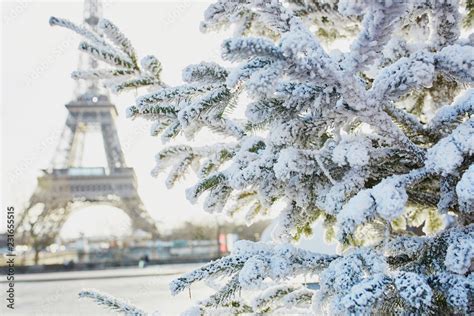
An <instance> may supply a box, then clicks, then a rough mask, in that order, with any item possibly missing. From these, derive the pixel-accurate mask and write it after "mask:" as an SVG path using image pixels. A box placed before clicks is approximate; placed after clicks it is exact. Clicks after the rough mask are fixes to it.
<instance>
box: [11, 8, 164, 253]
mask: <svg viewBox="0 0 474 316" xmlns="http://www.w3.org/2000/svg"><path fill="white" fill-rule="evenodd" d="M100 11H101V6H100V3H99V1H98V0H86V1H85V6H84V22H85V23H84V24H85V25H86V26H87V27H90V28H92V29H94V28H96V27H97V24H98V21H99V17H100ZM89 66H90V67H91V68H96V67H97V62H95V61H94V60H92V59H89ZM78 85H79V84H78ZM78 90H81V88H80V86H78ZM76 95H77V97H76V98H75V100H73V101H71V102H69V103H68V104H66V108H67V110H68V111H69V114H68V117H67V120H66V124H65V126H64V129H63V131H62V134H61V137H60V141H59V144H58V146H57V149H56V153H55V155H54V157H53V161H52V164H51V166H52V167H51V168H49V169H44V170H42V172H43V174H42V175H41V176H39V177H38V184H37V187H36V189H35V191H34V193H33V195H32V196H31V198H30V200H29V202H28V205H27V207H26V208H25V210H24V212H23V213H22V214H21V216H20V221H19V223H18V225H17V227H18V228H17V238H19V239H20V240H19V241H21V242H22V243H26V244H29V245H31V246H32V247H33V249H34V250H35V252H36V254H35V261H36V262H37V260H38V253H39V251H41V250H42V249H44V248H45V247H46V246H48V245H50V244H52V243H53V242H54V241H55V240H56V238H57V237H58V235H59V232H60V230H61V227H62V226H63V224H64V223H65V222H66V220H67V219H68V217H69V216H70V214H71V212H72V210H73V208H74V209H76V208H77V207H78V206H79V207H82V206H84V207H85V206H89V205H98V204H99V205H109V206H114V207H117V208H119V209H122V210H123V211H124V212H125V213H126V214H127V215H128V216H129V217H130V219H131V223H132V229H134V230H142V231H144V232H148V233H150V234H151V235H152V237H153V238H155V237H157V236H158V231H157V228H156V226H155V222H154V220H153V219H152V218H151V216H150V215H149V214H148V212H147V211H146V210H145V208H144V206H143V203H142V201H141V199H140V197H139V195H138V192H137V181H136V177H135V172H134V170H133V168H129V167H127V165H126V163H125V159H124V155H123V152H122V148H121V145H120V142H119V138H118V134H117V130H116V127H115V118H116V116H117V110H116V108H115V105H113V104H112V103H111V102H110V100H109V98H108V96H107V95H106V94H103V93H100V91H99V88H98V83H97V81H91V82H89V84H88V86H87V88H86V89H85V91H84V92H82V93H81V92H80V91H77V92H76ZM91 131H96V132H99V133H100V134H102V139H103V143H104V149H105V154H106V160H107V166H106V167H93V168H90V167H81V161H82V158H83V156H84V155H83V154H84V152H83V148H84V137H85V135H86V133H88V132H91ZM91 220H93V218H91Z"/></svg>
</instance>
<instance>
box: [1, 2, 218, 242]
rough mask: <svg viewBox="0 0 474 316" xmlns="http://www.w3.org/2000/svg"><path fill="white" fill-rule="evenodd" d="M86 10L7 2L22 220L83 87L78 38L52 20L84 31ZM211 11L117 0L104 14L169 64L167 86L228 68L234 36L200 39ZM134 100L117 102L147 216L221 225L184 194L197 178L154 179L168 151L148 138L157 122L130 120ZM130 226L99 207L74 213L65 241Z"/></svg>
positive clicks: (8, 170)
mask: <svg viewBox="0 0 474 316" xmlns="http://www.w3.org/2000/svg"><path fill="white" fill-rule="evenodd" d="M82 6H83V4H82V1H59V2H44V1H5V2H3V1H2V40H1V44H2V48H1V53H2V59H1V61H2V77H1V78H2V80H1V81H2V82H1V89H2V91H1V98H2V100H1V101H2V103H1V104H2V114H1V121H2V129H1V130H2V146H1V149H2V155H1V158H2V183H1V185H2V190H1V192H2V199H1V200H2V211H5V209H6V207H7V206H9V205H13V206H14V207H15V208H16V209H17V211H19V210H20V209H21V208H22V206H23V205H24V203H26V201H27V200H28V198H29V197H30V195H31V193H32V192H33V190H34V188H35V185H36V177H37V176H38V175H39V170H40V169H42V168H47V167H48V165H49V163H50V160H51V158H52V156H53V154H54V149H55V147H56V142H57V140H58V137H59V133H60V132H61V129H62V127H63V125H64V122H65V119H66V116H67V110H66V108H65V107H64V105H65V104H66V103H67V102H69V101H70V100H71V99H72V98H73V91H74V86H75V83H74V81H73V80H72V79H70V72H71V71H72V70H74V69H75V67H77V64H78V50H77V46H78V43H79V37H78V36H76V35H75V34H73V33H72V32H69V31H67V30H65V29H62V28H57V27H55V28H53V27H50V26H49V24H48V19H49V17H50V16H51V15H54V16H58V17H64V18H68V19H70V20H72V21H76V22H80V21H82V14H83V10H82ZM206 7H207V3H206V2H204V1H199V2H192V3H189V2H178V1H173V2H164V1H154V2H150V1H145V2H140V1H133V2H131V1H127V2H118V1H113V0H112V1H111V0H108V1H106V3H105V5H104V10H103V11H104V16H105V17H107V18H109V19H110V20H112V21H113V22H114V23H115V24H117V25H118V26H119V27H120V28H121V30H122V31H123V32H124V33H125V34H126V35H127V36H128V37H129V38H130V40H131V41H132V43H133V44H134V46H135V48H136V49H137V52H138V54H139V56H144V55H146V54H154V55H155V56H157V57H158V58H159V59H160V60H161V62H162V64H163V65H164V69H163V77H164V80H165V81H166V82H167V83H169V84H178V83H180V82H181V70H182V69H183V68H184V67H185V66H187V65H188V64H191V63H199V62H201V61H204V60H206V61H211V60H214V61H216V60H219V51H220V50H219V48H220V43H221V41H222V39H224V38H225V36H226V35H225V34H222V33H220V34H202V33H200V32H199V22H200V21H201V19H202V16H203V12H204V10H205V8H206ZM135 97H136V95H135V94H134V93H129V94H127V95H120V96H112V99H113V101H114V103H115V104H116V106H117V109H118V111H119V115H120V116H119V117H118V122H117V127H118V132H119V137H120V139H121V142H122V146H123V149H124V153H125V158H126V161H127V163H128V165H129V166H131V167H133V168H135V171H136V174H137V178H138V185H139V193H140V195H141V197H142V199H143V201H144V204H145V206H146V208H147V209H148V210H149V212H150V213H151V215H152V216H153V217H154V218H155V219H156V220H159V221H161V223H166V226H169V225H173V224H176V223H179V222H182V221H184V220H189V219H201V220H202V219H207V220H212V221H214V219H212V218H209V216H206V217H204V216H205V213H204V211H202V209H201V207H200V205H191V204H190V203H189V202H188V201H187V200H186V199H185V194H184V190H185V188H187V187H189V186H190V185H191V184H192V183H193V181H194V180H195V177H194V175H190V176H188V177H187V178H186V181H185V182H183V183H180V184H179V185H177V186H176V187H175V188H174V189H171V190H168V189H167V188H166V187H165V185H164V178H165V175H163V176H161V177H159V178H158V179H156V178H152V177H151V176H150V171H151V169H152V168H153V167H154V155H155V154H156V153H157V152H159V151H160V150H161V149H162V148H163V145H162V144H161V142H160V140H159V138H152V137H150V136H149V123H148V122H146V121H142V120H135V121H130V120H128V119H126V118H125V116H124V115H123V113H124V110H125V108H126V107H127V106H129V105H131V104H133V101H134V99H135ZM205 138H206V136H204V138H203V139H201V141H205ZM87 149H88V148H87V147H86V148H85V150H87ZM91 216H94V217H91ZM91 218H95V220H94V221H91ZM1 222H2V223H3V222H4V221H1ZM127 222H128V218H127V217H126V216H125V215H124V214H123V213H122V212H121V211H117V210H113V209H109V208H105V209H104V207H101V208H99V209H97V208H90V209H86V210H83V211H81V212H75V213H74V214H73V216H72V218H71V219H70V220H69V221H68V222H67V223H66V225H65V227H64V229H63V234H65V235H66V236H69V235H76V234H78V233H79V232H80V231H82V232H85V233H86V234H93V233H94V232H97V231H102V230H103V231H104V232H105V233H108V232H114V233H116V232H117V231H119V230H120V229H121V228H123V227H125V226H126V225H127Z"/></svg>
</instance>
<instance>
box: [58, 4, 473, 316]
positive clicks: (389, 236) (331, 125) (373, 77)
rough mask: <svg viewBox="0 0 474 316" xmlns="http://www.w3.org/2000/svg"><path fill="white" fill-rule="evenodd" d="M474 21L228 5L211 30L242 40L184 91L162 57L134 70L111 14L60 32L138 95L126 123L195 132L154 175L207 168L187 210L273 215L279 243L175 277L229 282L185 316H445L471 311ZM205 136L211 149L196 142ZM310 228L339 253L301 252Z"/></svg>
mask: <svg viewBox="0 0 474 316" xmlns="http://www.w3.org/2000/svg"><path fill="white" fill-rule="evenodd" d="M464 6H465V7H464ZM470 16H472V8H471V7H470V5H469V4H468V2H465V1H464V2H463V1H457V0H449V1H415V0H410V1H399V0H396V1H369V0H358V1H352V0H349V1H346V0H339V1H333V2H327V1H326V2H324V1H323V2H321V1H298V0H286V1H279V0H245V1H241V0H230V1H227V0H226V1H224V0H218V1H216V2H215V3H213V4H211V5H210V6H209V7H208V9H207V10H206V11H205V13H204V21H203V22H202V24H201V30H203V31H206V32H207V31H213V30H220V29H223V28H231V31H233V33H232V34H233V35H231V36H230V38H228V39H226V40H224V41H223V43H222V46H221V53H222V58H223V59H224V60H225V63H221V62H220V61H219V60H217V61H203V62H201V63H199V64H193V65H189V66H187V67H186V68H185V69H184V70H183V72H182V79H183V82H182V83H181V84H178V85H170V84H167V83H166V82H164V80H162V78H161V72H162V65H161V63H160V61H159V59H158V58H156V57H154V56H151V55H148V56H145V57H144V58H142V59H141V62H140V63H137V60H138V57H137V56H136V53H135V49H134V48H133V47H132V45H131V43H130V41H129V40H128V39H127V38H126V37H125V35H123V34H122V33H121V32H120V31H119V30H118V28H117V26H115V25H114V24H112V22H110V21H108V20H102V21H101V22H100V27H99V28H98V29H97V30H92V29H88V28H86V27H79V26H77V25H75V24H73V23H71V22H69V21H67V20H62V19H57V18H52V19H51V22H50V23H51V25H58V26H62V27H65V28H68V29H70V30H72V31H74V32H76V33H78V34H79V35H81V36H82V37H83V38H84V40H85V42H82V43H81V46H80V49H81V50H82V51H85V52H86V53H88V54H89V55H90V56H92V57H93V58H95V59H96V60H98V61H101V62H104V63H106V64H108V65H109V66H108V67H104V68H99V69H93V70H82V69H81V70H80V71H76V72H74V73H73V77H74V78H75V79H82V80H96V79H99V80H102V82H103V83H104V85H106V87H108V88H110V89H111V90H113V91H116V92H121V91H126V90H128V89H132V88H133V89H136V90H137V93H138V97H137V98H136V100H135V104H133V105H131V106H129V107H128V108H127V116H128V117H130V118H143V119H145V120H146V121H149V122H150V125H151V128H150V134H151V135H152V136H161V140H162V142H164V143H167V142H171V141H176V140H175V139H176V138H177V137H178V136H179V135H183V136H184V137H185V139H186V140H185V144H182V143H181V141H180V140H179V145H176V144H174V145H171V146H168V147H165V148H164V149H163V150H162V151H161V152H159V153H158V154H157V156H156V167H155V169H154V170H153V171H152V174H153V175H154V176H156V175H158V174H159V173H161V172H168V175H167V179H166V184H167V186H168V187H172V186H174V185H175V184H176V183H177V182H178V181H179V180H180V179H182V178H183V177H184V176H185V175H186V174H187V173H188V172H190V171H194V172H195V173H196V175H197V180H196V182H195V183H194V185H192V186H191V187H190V188H188V189H187V191H186V197H187V199H188V200H189V201H190V202H191V203H196V202H197V200H198V199H203V200H204V201H203V206H204V209H205V210H206V211H208V212H210V213H224V214H227V215H229V216H236V217H238V216H240V215H239V214H242V217H245V220H246V221H247V222H248V223H251V222H253V221H255V220H257V219H259V218H260V217H261V216H267V215H270V216H271V217H272V218H273V223H272V228H271V229H269V230H271V231H269V234H268V235H269V236H270V237H269V239H270V240H269V241H268V242H257V243H252V242H245V241H239V242H238V243H237V245H236V249H234V250H233V251H232V253H231V254H229V255H228V256H226V257H223V258H220V259H218V260H216V261H213V262H210V263H208V264H206V265H204V266H202V267H201V268H198V269H196V270H195V271H192V272H189V273H186V274H184V275H183V276H181V277H179V278H177V279H176V280H174V281H173V282H172V283H171V285H170V289H171V292H172V294H177V293H179V292H181V291H183V290H184V289H186V288H189V287H190V286H191V285H192V284H193V283H194V282H198V281H202V280H209V279H216V280H218V281H219V282H222V283H223V285H222V286H220V287H219V288H218V289H217V290H216V292H215V294H213V295H211V296H210V297H209V298H207V299H205V300H203V301H201V302H199V303H198V306H196V307H193V308H192V309H190V310H189V313H191V312H192V313H197V314H206V313H210V312H211V311H213V312H215V313H224V314H225V313H283V314H284V313H286V314H291V313H300V312H301V313H316V314H329V315H334V314H336V315H339V314H341V315H342V314H387V313H394V314H428V313H429V314H438V315H448V314H456V313H467V312H468V311H470V310H469V308H471V309H472V306H473V301H472V297H473V295H472V290H473V288H474V286H473V284H472V283H473V278H472V258H473V250H472V244H473V235H472V234H473V233H472V232H473V226H472V218H473V217H472V212H473V209H474V200H473V196H474V191H473V187H474V180H473V179H474V176H473V174H474V169H473V157H474V141H473V140H474V121H473V118H472V116H473V114H474V111H473V104H474V93H473V89H472V88H473V87H472V85H473V83H474V47H473V40H472V38H473V36H472V34H469V32H471V31H470V30H462V23H461V21H462V20H463V19H466V18H469V17H470ZM468 24H469V23H465V25H468ZM147 35H149V34H147ZM150 38H151V37H150ZM349 43H352V44H349ZM346 44H347V45H346ZM341 45H342V46H344V45H345V47H344V48H348V49H347V50H345V51H344V52H341V51H339V50H337V49H335V48H337V47H342V46H341ZM141 88H146V89H147V91H142V89H141ZM241 114H242V115H241ZM202 130H208V131H210V132H211V133H212V134H213V135H215V137H216V140H215V141H211V142H209V143H208V144H206V146H201V147H198V146H195V144H194V139H195V138H199V132H200V131H202ZM318 220H320V221H322V222H323V225H322V226H323V228H322V230H323V231H318V232H314V231H313V229H314V227H315V226H314V224H315V222H316V221H318ZM313 233H317V234H321V235H322V234H324V235H325V236H326V239H327V240H330V241H332V242H335V243H337V244H338V246H339V247H338V255H324V254H318V253H317V252H310V251H307V250H303V249H300V248H298V247H297V246H295V245H294V242H295V241H297V240H300V239H301V238H305V237H306V236H311V235H312V234H313ZM318 236H319V235H318ZM304 278H307V279H308V280H304V281H303V280H302V279H304ZM307 281H309V282H307ZM241 292H242V293H241ZM91 295H92V294H91ZM249 297H253V300H249V299H248V298H249Z"/></svg>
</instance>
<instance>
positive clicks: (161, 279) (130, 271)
mask: <svg viewBox="0 0 474 316" xmlns="http://www.w3.org/2000/svg"><path fill="white" fill-rule="evenodd" d="M198 266H199V265H198V264H174V265H161V266H151V267H147V268H145V269H138V268H123V269H113V270H103V271H78V272H58V273H41V274H29V275H27V274H25V275H17V276H16V280H17V282H16V284H15V310H14V311H13V312H12V311H11V310H8V309H7V308H6V304H7V302H6V300H5V291H4V289H6V287H7V284H6V283H5V281H4V280H1V282H2V283H0V286H1V288H2V290H1V292H2V300H1V301H2V306H1V308H0V314H2V315H114V314H115V313H114V312H111V311H108V310H107V309H106V308H104V307H102V306H98V305H97V304H96V303H95V302H93V301H92V300H91V299H79V298H78V293H79V291H80V290H81V289H97V290H99V291H101V292H105V293H108V294H110V295H113V296H115V297H117V298H122V299H124V300H127V301H129V302H130V303H132V304H134V305H136V306H137V307H140V308H141V309H143V310H145V311H146V312H153V311H158V312H159V314H160V315H179V314H180V312H182V311H184V310H186V309H187V308H188V307H190V306H192V303H193V301H197V300H199V299H203V298H205V297H206V296H208V295H209V294H211V293H212V290H211V289H210V288H208V287H207V286H206V285H205V284H202V283H201V284H196V285H194V286H193V287H192V291H191V294H192V301H191V300H190V298H189V292H188V291H184V292H183V293H180V294H179V295H177V296H174V297H173V296H171V294H170V292H169V289H168V284H169V282H170V281H171V280H172V279H174V278H176V277H177V276H178V275H179V274H181V273H183V272H186V271H190V270H192V269H193V268H195V267H198Z"/></svg>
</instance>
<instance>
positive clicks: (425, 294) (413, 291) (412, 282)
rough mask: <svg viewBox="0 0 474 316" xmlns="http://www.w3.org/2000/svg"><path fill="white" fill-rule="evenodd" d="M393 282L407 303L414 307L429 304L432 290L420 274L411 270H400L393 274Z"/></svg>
mask: <svg viewBox="0 0 474 316" xmlns="http://www.w3.org/2000/svg"><path fill="white" fill-rule="evenodd" d="M394 283H395V287H396V288H397V290H398V293H399V294H400V296H401V297H402V298H403V299H404V300H405V302H406V303H407V304H408V305H411V306H413V307H415V308H420V307H421V306H422V305H425V306H430V305H431V299H432V297H433V292H432V290H431V288H430V287H429V285H428V284H427V283H426V281H425V279H424V278H423V277H422V276H420V275H418V274H416V273H413V272H400V273H398V274H397V275H396V276H395V282H394Z"/></svg>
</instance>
